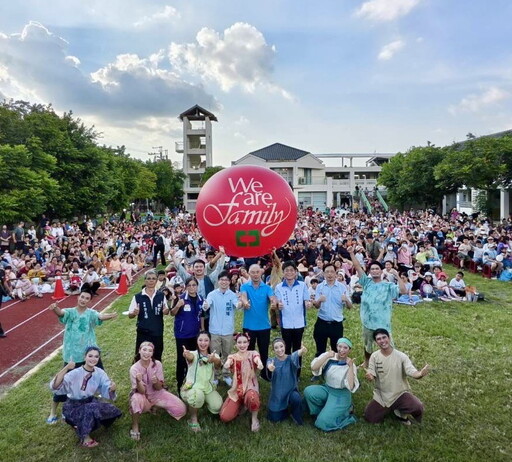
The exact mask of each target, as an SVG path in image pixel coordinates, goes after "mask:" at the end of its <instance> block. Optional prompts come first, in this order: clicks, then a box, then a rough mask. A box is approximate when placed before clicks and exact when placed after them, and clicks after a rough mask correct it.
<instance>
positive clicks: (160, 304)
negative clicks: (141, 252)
mask: <svg viewBox="0 0 512 462" xmlns="http://www.w3.org/2000/svg"><path fill="white" fill-rule="evenodd" d="M157 278H158V274H157V272H156V271H155V270H149V271H147V272H146V274H145V275H144V282H145V284H146V286H145V287H144V288H143V289H142V291H141V292H139V293H138V294H135V296H134V297H133V298H132V301H131V303H130V308H129V309H128V317H129V318H135V317H136V318H137V340H136V341H135V355H137V353H138V352H139V346H140V344H141V343H142V342H151V343H152V344H153V345H154V346H155V350H154V353H153V358H154V359H157V360H158V361H162V352H163V350H164V315H166V314H169V307H168V306H167V300H166V298H165V295H164V293H163V292H157V291H156V290H155V286H156V281H157Z"/></svg>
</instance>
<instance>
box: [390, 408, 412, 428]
mask: <svg viewBox="0 0 512 462" xmlns="http://www.w3.org/2000/svg"><path fill="white" fill-rule="evenodd" d="M393 414H395V417H396V418H397V419H398V420H399V421H400V423H401V424H402V425H405V426H406V427H409V426H410V425H412V422H411V421H410V420H409V418H408V417H407V415H405V417H404V415H403V414H402V413H401V412H400V411H399V410H398V409H395V410H394V411H393Z"/></svg>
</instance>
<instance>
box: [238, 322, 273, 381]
mask: <svg viewBox="0 0 512 462" xmlns="http://www.w3.org/2000/svg"><path fill="white" fill-rule="evenodd" d="M244 332H246V333H248V334H249V335H250V337H251V341H250V342H249V350H254V349H255V348H256V342H257V343H258V351H259V352H260V358H261V362H262V363H263V366H264V368H263V370H262V371H261V377H262V378H264V379H265V380H269V379H270V374H269V373H268V370H267V359H268V347H269V345H270V329H263V330H250V329H244Z"/></svg>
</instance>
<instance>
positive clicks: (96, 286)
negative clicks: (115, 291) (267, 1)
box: [80, 282, 101, 295]
mask: <svg viewBox="0 0 512 462" xmlns="http://www.w3.org/2000/svg"><path fill="white" fill-rule="evenodd" d="M100 285H101V284H100V283H99V282H93V283H92V284H89V283H88V282H86V283H84V284H83V285H82V288H81V289H80V290H84V289H86V290H90V291H91V292H92V294H93V295H98V294H97V293H96V292H97V291H98V289H99V288H100Z"/></svg>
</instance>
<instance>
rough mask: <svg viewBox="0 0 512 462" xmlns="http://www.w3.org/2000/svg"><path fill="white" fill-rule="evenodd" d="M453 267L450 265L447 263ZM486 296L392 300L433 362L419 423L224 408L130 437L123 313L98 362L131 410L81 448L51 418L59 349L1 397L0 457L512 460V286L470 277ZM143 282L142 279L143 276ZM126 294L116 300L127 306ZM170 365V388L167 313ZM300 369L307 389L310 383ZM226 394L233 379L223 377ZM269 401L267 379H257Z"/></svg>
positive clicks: (398, 326) (420, 387)
mask: <svg viewBox="0 0 512 462" xmlns="http://www.w3.org/2000/svg"><path fill="white" fill-rule="evenodd" d="M448 273H449V275H450V276H451V275H452V274H454V273H455V269H454V268H453V267H449V268H448ZM466 280H467V282H468V283H471V284H476V285H477V287H478V288H479V290H480V291H481V292H484V293H485V295H486V298H487V301H486V302H479V303H455V302H454V303H430V304H427V303H423V304H420V305H418V306H416V307H409V306H403V305H396V306H395V311H394V315H393V331H394V339H395V343H396V346H397V348H398V349H400V350H402V351H404V352H406V353H407V354H409V356H410V357H411V359H412V360H413V362H414V363H415V365H416V366H417V367H422V366H423V365H424V363H426V362H428V363H429V364H431V365H432V373H431V374H430V375H429V376H427V377H426V378H424V379H423V380H420V381H416V380H413V379H411V384H412V388H413V392H414V393H415V394H416V395H417V396H418V397H419V398H420V399H421V400H422V401H423V403H424V404H425V408H426V412H425V416H424V421H423V424H422V425H421V426H412V427H404V426H402V425H401V424H399V423H398V422H397V421H395V420H394V419H392V418H389V419H388V420H386V421H385V423H384V424H382V425H378V426H372V425H369V424H367V423H365V422H364V421H363V420H362V419H359V421H358V423H357V424H355V425H352V426H350V427H349V428H347V429H346V430H342V431H338V432H334V433H329V434H326V433H322V432H320V431H318V430H317V429H316V428H315V427H314V426H313V425H312V420H311V419H310V418H306V424H305V425H304V426H303V427H297V426H295V425H293V424H292V423H291V422H287V423H281V424H270V423H269V422H267V421H266V420H265V418H264V415H265V411H266V406H265V405H263V410H262V413H261V422H262V427H261V431H260V432H259V433H258V434H252V433H251V432H250V431H249V416H248V415H247V414H246V415H244V416H241V417H239V418H238V419H237V420H236V421H235V422H234V423H231V424H222V423H221V422H220V421H219V420H218V418H217V417H214V416H210V415H207V413H206V411H201V412H200V414H199V417H200V420H201V423H202V427H203V432H202V433H199V434H193V433H191V432H190V431H189V429H188V427H187V425H186V422H185V421H184V420H182V421H180V422H176V421H174V420H173V419H171V418H170V417H169V416H168V415H167V414H165V413H164V412H161V413H159V414H158V415H156V416H154V415H144V416H143V417H142V419H141V431H142V440H141V441H140V442H139V443H136V442H134V441H132V440H130V438H129V436H128V432H129V428H130V416H129V414H128V393H129V379H128V370H129V367H130V365H131V358H132V356H133V348H134V342H135V322H134V320H130V319H128V317H126V316H120V317H119V318H118V319H117V320H115V321H113V322H106V323H105V324H104V325H103V326H102V327H100V328H99V329H98V330H97V333H98V339H99V344H100V346H101V347H102V349H103V351H104V355H103V362H104V364H105V367H106V369H107V372H108V373H109V375H110V376H111V377H112V378H113V380H114V381H115V382H116V383H117V385H118V396H119V398H118V401H117V405H118V406H119V407H120V408H121V409H122V410H123V412H124V416H123V417H122V418H121V419H120V420H118V421H117V422H116V423H115V424H114V426H113V427H112V428H110V429H109V430H107V431H104V430H99V431H98V432H96V433H95V434H94V435H95V436H96V438H97V439H98V440H99V441H100V443H101V444H100V446H99V447H98V448H95V449H82V448H80V447H78V446H77V438H76V436H75V434H74V432H73V431H72V429H71V427H69V426H67V425H65V424H63V423H59V424H57V425H54V426H48V425H46V424H45V423H44V422H45V419H46V416H47V413H48V409H49V404H50V399H51V394H50V391H49V389H48V382H49V381H50V379H51V377H52V376H53V375H54V374H55V373H56V372H57V371H58V370H59V368H60V366H61V358H60V357H58V358H55V359H54V360H52V361H51V362H49V363H48V364H46V365H45V366H44V367H43V368H42V369H41V370H40V371H38V372H37V373H36V374H35V375H33V376H32V377H31V378H30V379H28V380H27V381H25V382H24V383H22V384H21V385H20V386H19V387H18V388H16V389H14V390H12V391H11V392H10V393H9V394H8V395H7V396H6V397H5V398H4V399H2V400H1V401H0V416H1V418H0V435H1V438H0V460H2V461H25V462H30V461H38V460H41V461H75V460H101V461H107V460H109V461H111V462H114V461H121V460H127V461H160V460H161V461H169V460H173V461H187V462H193V461H203V460H206V461H217V460H218V461H231V460H233V461H235V460H236V461H251V462H252V461H274V460H280V461H288V460H290V461H291V460H293V461H315V460H318V461H333V460H336V461H337V460H356V461H359V460H368V461H412V460H422V461H425V460H426V461H458V460H461V461H473V460H474V461H477V460H478V461H482V460H488V461H500V460H503V461H510V460H512V449H511V448H510V445H511V440H512V417H511V414H510V410H511V404H512V403H511V394H512V393H511V391H512V367H511V354H510V351H511V348H510V345H511V344H512V330H511V328H510V327H511V325H512V314H511V308H510V304H509V300H510V299H511V294H512V289H511V286H510V284H508V283H504V282H499V281H487V280H484V279H483V278H481V277H480V276H473V275H467V276H466ZM137 287H140V283H139V286H137ZM129 300H130V296H126V297H123V298H121V299H120V300H118V301H117V302H116V303H115V305H114V307H113V309H115V310H117V311H118V312H119V313H121V312H122V311H124V310H126V309H127V306H128V303H129ZM315 315H316V313H315V312H314V311H310V312H309V326H308V328H307V331H306V334H305V343H306V345H307V347H308V348H309V352H308V354H307V356H306V364H307V363H308V360H310V359H312V357H313V354H314V347H313V341H312V326H313V324H314V319H315ZM346 316H347V321H346V324H345V332H346V336H347V337H349V338H351V339H352V341H353V342H354V355H353V356H354V357H355V358H356V360H357V363H360V362H361V361H362V346H361V345H362V344H361V338H360V330H361V326H360V321H359V313H358V309H357V307H356V308H355V309H354V310H352V311H351V312H348V313H346ZM165 345H166V347H165V351H164V369H165V373H166V377H167V379H168V382H169V383H170V384H171V390H172V391H173V392H175V391H176V390H175V384H174V358H175V351H174V350H175V349H174V339H173V335H172V319H168V320H167V325H166V343H165ZM305 372H306V373H303V378H302V381H301V384H300V385H301V389H303V388H304V387H305V386H307V385H309V378H310V374H309V373H308V371H307V369H306V370H305ZM362 376H363V374H362V372H361V371H360V373H359V379H360V380H361V382H362V383H361V388H360V389H359V391H358V392H357V393H356V394H355V395H354V404H355V410H356V415H357V416H359V417H360V416H361V415H362V413H363V410H364V407H365V405H366V403H367V402H368V401H369V400H370V398H371V395H372V385H371V384H369V383H367V382H365V381H364V379H363V377H362ZM219 391H220V393H221V394H222V395H223V396H225V393H226V387H225V386H220V387H219ZM261 393H262V402H263V403H265V402H266V399H267V395H268V385H267V384H266V383H263V384H262V386H261Z"/></svg>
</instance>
